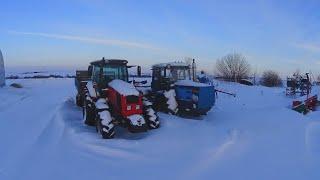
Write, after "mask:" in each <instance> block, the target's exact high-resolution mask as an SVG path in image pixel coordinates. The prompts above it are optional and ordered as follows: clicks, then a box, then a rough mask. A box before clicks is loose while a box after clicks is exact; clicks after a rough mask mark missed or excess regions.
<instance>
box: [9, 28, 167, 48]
mask: <svg viewBox="0 0 320 180" xmlns="http://www.w3.org/2000/svg"><path fill="white" fill-rule="evenodd" d="M9 33H10V34H15V35H25V36H40V37H46V38H53V39H63V40H70V41H82V42H86V43H93V44H101V45H112V46H120V47H129V48H142V49H149V50H154V51H158V50H162V49H161V48H158V47H155V46H152V45H150V44H144V43H139V42H130V41H123V40H117V39H103V38H92V37H84V36H73V35H62V34H49V33H36V32H19V31H9Z"/></svg>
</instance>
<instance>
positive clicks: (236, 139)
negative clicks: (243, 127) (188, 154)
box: [181, 129, 244, 179]
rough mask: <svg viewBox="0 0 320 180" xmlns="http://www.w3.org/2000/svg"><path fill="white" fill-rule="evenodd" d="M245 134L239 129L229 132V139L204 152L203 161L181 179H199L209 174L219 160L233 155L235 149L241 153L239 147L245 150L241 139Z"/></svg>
mask: <svg viewBox="0 0 320 180" xmlns="http://www.w3.org/2000/svg"><path fill="white" fill-rule="evenodd" d="M242 135H243V133H242V131H240V130H237V129H231V130H229V132H228V136H227V139H226V140H225V141H224V142H223V143H222V144H220V145H219V146H218V147H216V146H215V147H213V148H210V149H208V150H206V151H204V152H202V156H201V158H198V159H201V160H199V161H198V162H197V163H195V164H194V165H193V166H192V168H191V169H190V170H187V171H186V172H187V173H186V174H185V175H184V176H183V177H182V178H181V179H197V177H198V176H201V175H203V173H204V172H208V169H209V168H212V167H214V165H215V164H216V163H218V161H219V160H222V159H223V158H228V156H227V155H228V153H233V152H234V150H235V149H237V151H238V152H239V146H242V147H240V148H241V149H242V148H243V146H244V144H243V140H242V139H241V137H242Z"/></svg>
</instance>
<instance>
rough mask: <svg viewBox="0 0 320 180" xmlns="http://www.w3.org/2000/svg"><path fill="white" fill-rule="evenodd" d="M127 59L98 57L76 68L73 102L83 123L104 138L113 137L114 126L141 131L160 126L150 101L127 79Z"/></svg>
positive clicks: (131, 130)
mask: <svg viewBox="0 0 320 180" xmlns="http://www.w3.org/2000/svg"><path fill="white" fill-rule="evenodd" d="M127 64H128V61H126V60H117V59H104V58H103V59H102V60H99V61H94V62H91V63H90V66H89V68H88V71H77V74H76V78H75V84H76V87H77V90H78V94H77V97H76V102H77V105H78V106H80V107H83V118H84V123H85V124H87V125H90V126H96V129H97V131H98V132H99V133H100V134H101V135H102V137H103V138H104V139H110V138H113V137H114V135H115V129H114V128H115V126H116V125H120V126H122V127H126V128H128V130H129V131H130V132H145V131H147V130H148V129H156V128H158V127H159V126H160V122H159V118H158V116H157V113H156V112H155V111H154V110H153V108H152V103H151V102H150V101H148V100H147V98H145V97H144V96H143V94H142V93H141V92H139V91H138V90H137V89H136V87H135V86H134V85H133V84H132V83H129V79H128V68H129V67H130V66H128V65H127Z"/></svg>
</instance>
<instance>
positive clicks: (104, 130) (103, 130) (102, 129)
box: [96, 110, 115, 139]
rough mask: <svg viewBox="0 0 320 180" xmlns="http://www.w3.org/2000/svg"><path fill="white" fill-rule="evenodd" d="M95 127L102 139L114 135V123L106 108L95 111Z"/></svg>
mask: <svg viewBox="0 0 320 180" xmlns="http://www.w3.org/2000/svg"><path fill="white" fill-rule="evenodd" d="M96 127H97V131H98V132H99V133H100V134H101V136H102V138H103V139H112V138H113V137H114V135H115V131H114V124H113V123H112V118H111V115H110V112H109V111H107V110H104V111H101V112H97V115H96Z"/></svg>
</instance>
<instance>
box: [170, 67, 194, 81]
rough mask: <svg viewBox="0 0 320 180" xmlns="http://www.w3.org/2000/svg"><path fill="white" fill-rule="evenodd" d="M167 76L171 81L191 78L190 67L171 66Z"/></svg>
mask: <svg viewBox="0 0 320 180" xmlns="http://www.w3.org/2000/svg"><path fill="white" fill-rule="evenodd" d="M169 77H170V78H171V79H172V80H173V81H178V80H190V79H191V73H190V69H188V68H182V67H172V68H171V69H170V73H169Z"/></svg>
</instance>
